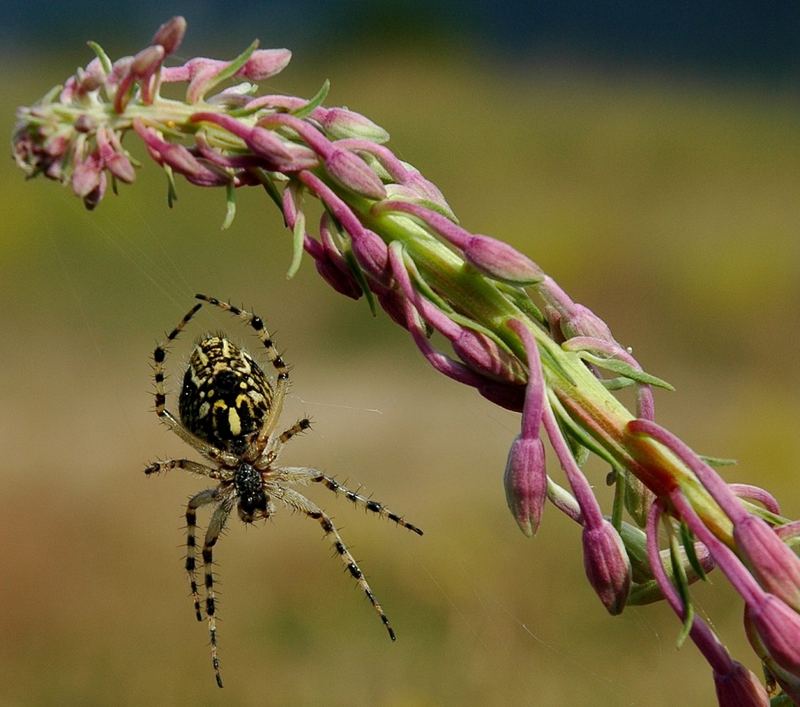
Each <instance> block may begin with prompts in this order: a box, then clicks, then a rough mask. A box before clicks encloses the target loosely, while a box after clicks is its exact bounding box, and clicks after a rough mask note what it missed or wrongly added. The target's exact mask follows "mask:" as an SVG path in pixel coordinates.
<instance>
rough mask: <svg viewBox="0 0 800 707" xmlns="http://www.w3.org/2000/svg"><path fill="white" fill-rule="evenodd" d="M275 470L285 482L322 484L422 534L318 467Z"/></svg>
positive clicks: (357, 504) (418, 529) (379, 503)
mask: <svg viewBox="0 0 800 707" xmlns="http://www.w3.org/2000/svg"><path fill="white" fill-rule="evenodd" d="M275 471H276V472H278V473H279V474H280V478H281V479H283V480H285V482H286V483H290V484H292V483H295V484H296V483H309V482H313V483H316V484H322V485H323V486H325V488H326V489H328V490H329V491H333V492H334V493H335V494H337V495H339V496H344V497H345V498H346V499H347V500H348V501H350V502H351V503H353V504H354V505H356V506H361V507H362V508H364V509H365V510H368V511H371V512H372V513H375V514H376V515H378V516H380V517H381V518H388V519H389V520H390V521H392V522H393V523H397V525H399V526H402V527H403V528H408V530H410V531H412V532H414V533H416V534H417V535H423V532H422V530H421V529H420V528H418V527H417V526H416V525H413V524H412V523H409V522H408V521H407V520H406V519H405V518H403V517H402V516H399V515H397V513H395V512H394V511H392V510H390V509H389V508H387V507H386V506H385V505H384V504H383V503H381V502H380V501H376V500H374V499H372V498H367V497H366V496H362V495H361V494H360V493H356V492H355V491H351V490H350V489H348V488H347V487H346V486H343V485H342V484H340V483H339V482H338V481H337V480H336V479H334V478H333V477H332V476H328V475H327V474H323V473H322V472H321V471H319V469H311V468H308V467H305V466H286V467H279V468H277V469H276V470H275Z"/></svg>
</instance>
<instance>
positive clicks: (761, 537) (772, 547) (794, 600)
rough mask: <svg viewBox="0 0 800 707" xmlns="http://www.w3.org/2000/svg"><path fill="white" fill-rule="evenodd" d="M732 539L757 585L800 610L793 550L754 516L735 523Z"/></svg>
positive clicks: (798, 566)
mask: <svg viewBox="0 0 800 707" xmlns="http://www.w3.org/2000/svg"><path fill="white" fill-rule="evenodd" d="M733 538H734V540H735V541H736V546H737V547H738V548H739V550H740V551H741V554H742V558H743V559H744V561H745V563H746V564H747V566H748V567H749V568H750V571H751V572H753V574H754V575H755V576H756V579H758V581H759V583H760V584H761V586H762V587H763V588H764V589H766V590H767V591H768V592H770V593H771V594H774V595H775V596H777V597H779V598H780V599H782V600H783V601H784V602H786V603H787V604H788V605H789V606H791V607H792V608H793V609H794V610H795V611H800V558H798V557H797V555H795V553H794V551H793V550H792V549H791V548H790V547H789V546H788V545H786V544H785V543H784V542H783V540H781V539H780V538H779V537H778V536H777V534H776V533H775V531H774V530H773V529H772V528H770V527H769V525H767V523H766V522H765V521H763V520H762V519H761V518H757V517H756V516H751V515H748V516H746V517H745V518H744V519H743V520H740V521H739V522H737V523H735V524H734V527H733Z"/></svg>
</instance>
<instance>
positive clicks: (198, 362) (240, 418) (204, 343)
mask: <svg viewBox="0 0 800 707" xmlns="http://www.w3.org/2000/svg"><path fill="white" fill-rule="evenodd" d="M271 408H272V386H271V385H270V383H269V380H268V379H267V377H266V375H264V371H262V370H261V368H260V367H259V365H258V364H257V363H256V362H255V361H254V360H253V358H252V357H251V356H250V355H249V354H248V353H247V352H246V351H243V350H242V349H240V348H239V347H237V346H236V345H235V344H232V343H231V342H230V341H228V339H226V338H225V337H223V336H206V337H204V338H203V339H201V340H200V342H199V343H198V344H197V346H196V347H195V349H194V351H192V355H191V357H190V358H189V367H188V368H187V369H186V373H185V375H184V377H183V387H182V388H181V395H180V400H179V402H178V410H179V412H180V417H181V422H182V423H183V425H184V426H185V427H186V428H187V429H188V430H189V431H191V432H192V433H193V434H195V435H197V436H198V437H200V439H202V440H205V441H206V442H208V443H209V444H212V445H214V446H215V447H218V448H219V449H223V450H225V451H228V452H232V453H233V454H237V455H238V454H242V453H243V452H244V451H245V449H246V448H247V446H248V443H249V442H250V440H251V439H252V437H253V436H254V435H255V434H257V433H258V431H259V429H260V428H261V427H262V426H263V423H264V420H265V418H266V417H267V416H268V415H269V413H270V409H271Z"/></svg>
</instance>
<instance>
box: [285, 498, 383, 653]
mask: <svg viewBox="0 0 800 707" xmlns="http://www.w3.org/2000/svg"><path fill="white" fill-rule="evenodd" d="M276 495H277V496H278V497H279V498H281V499H282V500H283V501H285V502H286V503H287V504H288V505H289V506H291V507H292V508H296V509H297V510H299V511H302V512H303V513H305V514H306V515H307V516H308V517H309V518H313V519H314V520H316V521H318V522H319V524H320V526H322V530H323V532H324V533H325V537H331V536H332V537H333V547H334V548H335V549H336V554H337V555H338V556H339V557H340V558H341V560H342V562H343V563H344V565H345V567H346V568H347V571H348V572H349V573H350V575H351V576H352V577H353V579H355V580H356V582H357V583H358V586H359V587H361V590H362V591H363V592H364V594H366V595H367V599H369V602H370V604H372V606H373V608H374V609H375V611H376V612H377V614H378V616H379V617H380V620H381V623H382V624H383V625H384V626H385V627H386V630H387V631H388V633H389V638H391V639H392V640H393V641H395V640H397V636H396V635H395V632H394V629H393V628H392V625H391V624H390V623H389V617H388V616H386V614H385V613H384V611H383V607H382V606H381V605H380V602H378V599H377V598H376V596H375V594H373V592H372V589H371V588H370V586H369V583H368V582H367V580H366V578H365V577H364V573H363V572H362V571H361V569H360V568H359V566H358V564H357V563H356V561H355V558H354V557H353V556H352V555H351V554H350V551H349V550H348V549H347V546H346V545H345V544H344V541H343V540H342V537H341V535H339V531H338V530H336V527H335V526H334V525H333V521H332V520H331V519H330V517H329V516H328V514H327V513H325V511H323V510H322V509H321V508H319V507H318V506H317V505H315V504H314V503H312V502H311V501H309V500H308V499H307V498H306V497H305V496H303V495H302V494H300V493H297V491H293V490H292V489H281V490H279V491H278V492H277V493H276Z"/></svg>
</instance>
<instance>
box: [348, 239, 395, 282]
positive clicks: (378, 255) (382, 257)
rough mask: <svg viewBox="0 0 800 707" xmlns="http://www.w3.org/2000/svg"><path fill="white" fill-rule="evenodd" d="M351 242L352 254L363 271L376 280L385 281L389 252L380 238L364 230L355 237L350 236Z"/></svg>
mask: <svg viewBox="0 0 800 707" xmlns="http://www.w3.org/2000/svg"><path fill="white" fill-rule="evenodd" d="M351 238H352V241H353V253H354V255H355V256H356V260H358V263H359V265H361V267H362V268H364V270H365V271H366V272H367V273H369V274H370V275H372V276H373V277H375V278H377V279H378V280H381V281H383V280H385V279H386V272H387V269H388V266H389V250H388V248H387V247H386V243H384V242H383V240H382V239H381V237H380V236H379V235H377V234H376V233H374V232H373V231H370V230H368V229H364V230H363V231H362V232H360V233H359V234H357V235H353V234H351Z"/></svg>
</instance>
